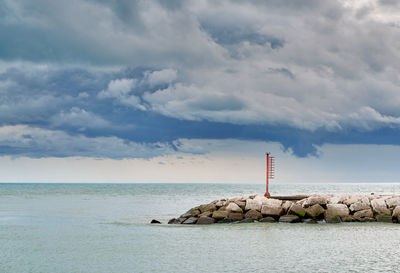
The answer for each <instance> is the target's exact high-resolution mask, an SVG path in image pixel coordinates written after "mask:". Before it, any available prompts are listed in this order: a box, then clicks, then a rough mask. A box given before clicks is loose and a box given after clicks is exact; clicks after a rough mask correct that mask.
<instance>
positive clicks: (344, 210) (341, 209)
mask: <svg viewBox="0 0 400 273" xmlns="http://www.w3.org/2000/svg"><path fill="white" fill-rule="evenodd" d="M326 207H327V209H326V211H325V219H326V221H327V222H328V221H334V222H335V221H336V220H335V219H333V218H335V217H336V216H338V217H345V216H348V215H349V208H348V207H347V206H346V205H345V204H328V205H326ZM331 218H332V219H331ZM328 219H329V220H328Z"/></svg>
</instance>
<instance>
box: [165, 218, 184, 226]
mask: <svg viewBox="0 0 400 273" xmlns="http://www.w3.org/2000/svg"><path fill="white" fill-rule="evenodd" d="M180 223H181V221H179V219H176V218H172V219H171V220H169V221H168V224H169V225H171V224H172V225H176V224H180Z"/></svg>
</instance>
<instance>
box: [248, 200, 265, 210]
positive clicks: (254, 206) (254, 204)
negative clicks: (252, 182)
mask: <svg viewBox="0 0 400 273" xmlns="http://www.w3.org/2000/svg"><path fill="white" fill-rule="evenodd" d="M261 206H262V201H261V200H258V199H247V200H246V207H245V210H257V211H261Z"/></svg>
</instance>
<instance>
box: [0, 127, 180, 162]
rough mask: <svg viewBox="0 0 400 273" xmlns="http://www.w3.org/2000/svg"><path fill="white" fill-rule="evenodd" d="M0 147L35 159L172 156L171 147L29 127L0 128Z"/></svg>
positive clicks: (17, 154) (14, 153) (16, 154)
mask: <svg viewBox="0 0 400 273" xmlns="http://www.w3.org/2000/svg"><path fill="white" fill-rule="evenodd" d="M0 146H3V147H7V149H8V150H9V152H10V151H12V154H13V155H14V156H28V157H34V158H38V157H39V158H40V157H69V156H78V157H94V158H116V159H121V158H150V157H154V156H157V155H164V154H168V153H172V152H173V149H172V148H171V147H170V145H168V144H163V143H154V144H146V143H136V142H132V141H127V140H123V139H120V138H117V137H93V138H91V137H86V136H83V135H69V134H67V133H65V132H63V131H58V130H47V129H40V128H35V127H30V126H26V125H15V126H2V127H0Z"/></svg>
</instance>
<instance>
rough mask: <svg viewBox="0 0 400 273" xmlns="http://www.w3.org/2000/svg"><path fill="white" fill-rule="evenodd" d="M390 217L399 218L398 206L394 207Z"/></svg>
mask: <svg viewBox="0 0 400 273" xmlns="http://www.w3.org/2000/svg"><path fill="white" fill-rule="evenodd" d="M392 217H393V218H396V219H398V220H400V206H397V207H395V208H394V210H393V213H392Z"/></svg>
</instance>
